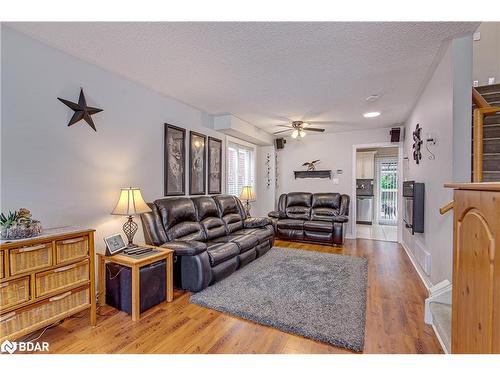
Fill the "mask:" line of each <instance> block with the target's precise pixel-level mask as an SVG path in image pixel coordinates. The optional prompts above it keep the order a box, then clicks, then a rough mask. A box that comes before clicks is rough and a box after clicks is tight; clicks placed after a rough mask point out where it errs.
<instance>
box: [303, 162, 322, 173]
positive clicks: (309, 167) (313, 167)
mask: <svg viewBox="0 0 500 375" xmlns="http://www.w3.org/2000/svg"><path fill="white" fill-rule="evenodd" d="M318 162H319V159H318V160H313V161H310V162H306V163H304V164H302V166H303V167H307V171H308V172H309V171H315V170H316V163H318Z"/></svg>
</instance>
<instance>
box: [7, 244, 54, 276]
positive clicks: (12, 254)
mask: <svg viewBox="0 0 500 375" xmlns="http://www.w3.org/2000/svg"><path fill="white" fill-rule="evenodd" d="M9 264H10V275H11V276H12V275H18V274H20V273H25V272H29V271H33V270H37V269H41V268H45V267H48V266H51V265H52V243H50V242H47V243H42V244H39V245H34V246H26V247H20V248H17V249H11V250H9Z"/></svg>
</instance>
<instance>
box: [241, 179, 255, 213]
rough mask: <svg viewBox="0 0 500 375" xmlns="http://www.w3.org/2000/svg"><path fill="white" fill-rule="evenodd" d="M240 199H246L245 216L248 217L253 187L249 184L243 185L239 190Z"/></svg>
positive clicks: (252, 198)
mask: <svg viewBox="0 0 500 375" xmlns="http://www.w3.org/2000/svg"><path fill="white" fill-rule="evenodd" d="M240 199H241V200H244V201H247V203H246V204H245V212H246V213H247V216H248V217H250V203H249V202H250V201H251V200H252V201H253V200H255V192H254V191H253V188H252V187H251V186H243V189H242V190H241V193H240Z"/></svg>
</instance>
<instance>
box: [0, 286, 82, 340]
mask: <svg viewBox="0 0 500 375" xmlns="http://www.w3.org/2000/svg"><path fill="white" fill-rule="evenodd" d="M89 296H90V294H89V289H88V287H85V288H78V289H75V290H72V291H69V292H66V293H63V294H60V295H58V296H54V297H52V298H49V299H46V300H44V301H41V302H39V303H36V304H34V305H31V306H27V307H26V308H22V309H19V310H16V311H12V312H11V313H8V314H5V315H3V316H0V332H1V336H2V337H6V336H9V335H11V334H13V333H16V332H20V331H24V330H26V331H29V330H30V329H32V328H34V327H35V326H43V325H47V324H50V321H56V320H57V318H58V317H59V316H61V317H64V316H68V315H69V314H71V313H72V312H77V311H78V310H79V309H81V308H83V307H86V306H88V305H89V303H90V302H89V301H90V299H89Z"/></svg>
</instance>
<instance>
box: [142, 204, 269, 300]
mask: <svg viewBox="0 0 500 375" xmlns="http://www.w3.org/2000/svg"><path fill="white" fill-rule="evenodd" d="M148 205H149V207H150V208H151V212H148V213H145V214H142V215H141V220H142V224H143V225H142V227H143V230H144V238H145V240H146V243H147V244H150V245H154V246H162V247H165V248H169V249H172V250H174V251H175V257H174V284H175V286H176V287H179V288H181V289H186V290H189V291H192V292H198V291H200V290H202V289H204V288H206V287H207V286H209V285H211V284H213V283H215V282H217V281H219V280H222V279H223V278H225V277H227V276H229V275H230V274H232V273H233V272H234V271H236V270H237V269H238V268H240V267H243V266H245V265H246V264H248V263H250V262H251V261H253V260H254V259H256V258H258V257H260V256H262V255H264V254H265V253H266V252H267V251H268V250H269V249H270V248H271V247H272V246H273V244H274V237H275V234H274V227H273V225H272V221H271V220H270V219H268V218H266V217H263V218H258V217H257V218H250V217H247V216H246V213H245V210H244V208H243V205H242V204H241V201H240V200H239V199H238V198H236V197H234V196H232V195H216V196H213V197H209V196H200V197H195V198H186V197H179V198H162V199H157V200H156V201H154V202H153V203H148Z"/></svg>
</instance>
